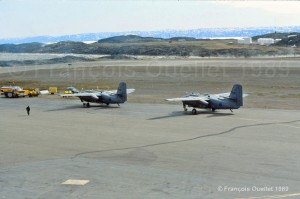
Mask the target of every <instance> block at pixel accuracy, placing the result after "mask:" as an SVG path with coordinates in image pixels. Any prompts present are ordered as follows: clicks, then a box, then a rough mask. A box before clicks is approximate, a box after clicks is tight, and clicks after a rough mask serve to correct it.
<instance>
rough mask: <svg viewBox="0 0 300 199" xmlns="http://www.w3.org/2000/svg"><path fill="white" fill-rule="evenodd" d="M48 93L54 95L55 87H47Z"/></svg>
mask: <svg viewBox="0 0 300 199" xmlns="http://www.w3.org/2000/svg"><path fill="white" fill-rule="evenodd" d="M49 93H51V95H54V94H56V93H57V87H49Z"/></svg>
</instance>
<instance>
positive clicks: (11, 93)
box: [0, 86, 25, 98]
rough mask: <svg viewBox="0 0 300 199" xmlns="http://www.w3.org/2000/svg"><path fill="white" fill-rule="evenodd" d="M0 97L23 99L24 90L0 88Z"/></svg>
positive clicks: (13, 87) (8, 87) (9, 87)
mask: <svg viewBox="0 0 300 199" xmlns="http://www.w3.org/2000/svg"><path fill="white" fill-rule="evenodd" d="M0 90H1V95H4V96H5V97H8V98H16V97H25V90H23V89H22V88H21V87H19V86H2V87H1V89H0Z"/></svg>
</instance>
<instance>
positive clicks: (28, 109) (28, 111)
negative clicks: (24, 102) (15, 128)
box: [26, 106, 30, 115]
mask: <svg viewBox="0 0 300 199" xmlns="http://www.w3.org/2000/svg"><path fill="white" fill-rule="evenodd" d="M26 111H27V115H29V113H30V107H29V106H27V107H26Z"/></svg>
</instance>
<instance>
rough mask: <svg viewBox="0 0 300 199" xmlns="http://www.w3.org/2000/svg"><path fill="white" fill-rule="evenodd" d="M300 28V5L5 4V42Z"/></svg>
mask: <svg viewBox="0 0 300 199" xmlns="http://www.w3.org/2000/svg"><path fill="white" fill-rule="evenodd" d="M299 25H300V2H299V1H196V0H165V1H159V0H148V1H143V0H132V1H129V0H123V1H121V0H119V1H117V0H0V39H4V38H18V37H31V36H44V35H49V36H59V35H66V34H80V33H97V32H123V31H153V30H166V29H172V30H174V29H175V30H176V29H180V30H185V29H198V28H222V27H266V26H278V27H279V26H299Z"/></svg>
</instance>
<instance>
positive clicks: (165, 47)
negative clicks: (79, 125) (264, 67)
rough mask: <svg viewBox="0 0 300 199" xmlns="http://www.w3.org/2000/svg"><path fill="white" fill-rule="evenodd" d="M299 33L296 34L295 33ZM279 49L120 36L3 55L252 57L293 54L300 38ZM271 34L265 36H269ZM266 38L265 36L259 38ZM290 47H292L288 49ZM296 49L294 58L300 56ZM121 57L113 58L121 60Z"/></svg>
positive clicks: (285, 40) (32, 46) (27, 47)
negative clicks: (70, 54)
mask: <svg viewBox="0 0 300 199" xmlns="http://www.w3.org/2000/svg"><path fill="white" fill-rule="evenodd" d="M295 34H296V33H295ZM277 35H278V37H279V36H281V37H282V41H281V42H278V43H276V45H277V46H268V47H266V46H259V45H255V44H252V45H250V46H249V45H238V44H237V42H236V40H218V39H215V40H210V39H202V40H201V39H195V38H191V37H175V38H170V39H162V38H153V37H140V36H136V35H127V36H117V37H111V38H107V39H102V40H99V41H98V42H95V43H91V44H86V43H83V42H74V41H64V42H58V43H53V44H48V45H44V44H41V43H28V44H19V45H15V44H3V45H0V52H9V53H60V54H64V53H75V54H101V55H151V56H158V55H159V56H200V57H212V56H213V57H227V56H230V57H251V56H278V55H289V54H290V52H291V50H290V46H291V45H294V44H295V45H297V46H298V44H299V34H298V35H292V36H291V35H290V34H289V35H287V36H286V35H282V34H281V33H280V34H277ZM268 36H270V35H265V37H268ZM258 37H262V36H258ZM287 44H289V46H288V47H287ZM299 51H300V49H299V48H295V49H294V51H293V55H296V54H300V52H299ZM118 57H120V56H112V57H111V58H118Z"/></svg>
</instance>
